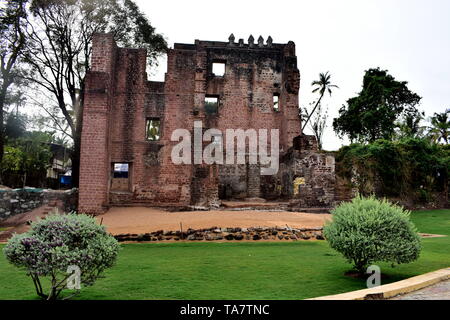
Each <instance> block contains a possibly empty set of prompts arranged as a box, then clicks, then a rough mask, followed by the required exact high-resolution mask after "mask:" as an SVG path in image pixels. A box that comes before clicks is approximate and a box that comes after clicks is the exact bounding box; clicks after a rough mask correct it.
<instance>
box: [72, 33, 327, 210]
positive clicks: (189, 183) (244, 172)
mask: <svg viewBox="0 0 450 320" xmlns="http://www.w3.org/2000/svg"><path fill="white" fill-rule="evenodd" d="M167 55H168V68H167V73H166V75H165V81H164V82H154V81H148V80H147V74H146V51H145V50H141V49H124V48H119V47H117V45H116V43H115V42H114V40H113V37H112V35H111V34H98V35H96V36H95V37H94V41H93V53H92V63H91V65H92V67H91V71H90V72H89V73H88V75H87V79H86V93H85V108H84V114H83V133H82V146H81V173H80V194H79V211H81V212H89V213H100V212H103V211H104V210H105V209H106V208H108V207H109V206H112V205H149V206H170V207H185V206H191V205H196V206H204V207H211V206H217V205H219V204H220V200H221V199H243V198H264V199H271V200H272V199H291V200H292V201H293V202H296V203H298V205H299V206H304V207H308V206H331V205H332V204H333V202H334V179H335V178H334V158H333V157H332V156H331V155H329V154H325V153H318V152H317V147H316V144H315V141H314V139H312V138H311V137H310V136H304V135H302V132H301V120H300V117H299V115H298V114H299V110H298V106H299V102H298V92H299V86H300V73H299V70H298V68H297V57H296V55H295V44H294V43H293V42H289V43H287V44H277V43H273V42H272V39H271V38H270V37H269V38H268V39H267V41H264V40H263V38H262V37H260V38H259V39H258V41H257V42H256V43H255V41H254V39H253V37H250V38H249V39H248V42H247V43H244V41H243V40H242V39H240V40H239V41H238V42H235V39H234V36H233V35H231V36H230V38H229V41H228V42H216V41H199V40H196V41H195V43H194V44H175V45H174V48H173V49H170V50H169V51H168V53H167ZM194 121H201V122H202V123H203V130H206V129H209V128H216V129H219V130H222V131H223V132H225V130H226V129H230V128H231V129H243V130H246V129H255V130H259V129H269V130H270V129H279V133H280V139H279V140H280V141H279V149H280V155H281V159H282V163H281V164H280V170H279V172H278V174H277V175H274V176H261V174H260V168H259V166H258V165H254V164H239V165H238V164H236V165H226V164H224V165H217V164H212V165H207V164H193V165H184V164H183V165H176V164H174V163H173V162H172V159H171V151H172V147H173V146H174V145H176V144H177V143H178V142H173V141H171V136H172V132H173V131H174V130H175V129H180V128H183V129H187V130H189V131H190V132H192V133H193V130H194ZM213 138H214V137H213Z"/></svg>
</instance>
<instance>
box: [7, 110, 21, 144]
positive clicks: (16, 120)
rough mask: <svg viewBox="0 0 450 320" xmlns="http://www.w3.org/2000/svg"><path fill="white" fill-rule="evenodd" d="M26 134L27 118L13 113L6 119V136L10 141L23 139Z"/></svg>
mask: <svg viewBox="0 0 450 320" xmlns="http://www.w3.org/2000/svg"><path fill="white" fill-rule="evenodd" d="M25 132H26V116H25V115H24V114H20V113H18V112H11V113H10V114H9V115H8V118H7V119H6V124H5V136H6V138H7V139H8V140H10V139H17V138H20V137H23V136H24V135H25Z"/></svg>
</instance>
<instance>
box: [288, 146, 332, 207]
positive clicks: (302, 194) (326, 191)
mask: <svg viewBox="0 0 450 320" xmlns="http://www.w3.org/2000/svg"><path fill="white" fill-rule="evenodd" d="M280 180H281V183H282V186H281V194H282V195H284V196H286V197H288V198H290V199H291V201H290V207H291V209H295V208H308V207H325V208H330V207H333V206H334V205H335V201H336V198H335V192H336V175H335V158H334V155H333V154H331V153H326V152H318V151H313V150H292V151H291V152H290V153H288V154H287V155H286V156H285V158H284V159H283V162H282V164H281V170H280Z"/></svg>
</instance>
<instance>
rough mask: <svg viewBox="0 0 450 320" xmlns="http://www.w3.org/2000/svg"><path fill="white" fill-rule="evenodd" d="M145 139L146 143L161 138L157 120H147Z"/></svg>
mask: <svg viewBox="0 0 450 320" xmlns="http://www.w3.org/2000/svg"><path fill="white" fill-rule="evenodd" d="M145 137H146V139H147V141H158V140H159V139H160V137H161V121H160V120H159V119H158V118H149V119H147V123H146V129H145Z"/></svg>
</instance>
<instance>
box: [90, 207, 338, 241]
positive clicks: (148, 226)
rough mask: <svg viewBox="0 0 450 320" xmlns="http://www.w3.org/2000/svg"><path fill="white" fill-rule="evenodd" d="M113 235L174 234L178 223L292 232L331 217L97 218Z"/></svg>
mask: <svg viewBox="0 0 450 320" xmlns="http://www.w3.org/2000/svg"><path fill="white" fill-rule="evenodd" d="M97 218H98V220H99V221H102V220H103V225H105V226H106V227H107V229H108V231H109V232H111V233H112V234H114V235H116V234H124V233H137V234H140V233H147V232H154V231H158V230H167V231H177V230H180V223H182V224H183V230H187V229H188V228H192V229H203V228H211V227H219V228H227V227H228V228H235V227H241V228H250V227H275V226H286V225H288V226H289V227H292V228H316V227H322V226H323V224H324V223H325V221H327V220H330V219H331V215H330V214H312V213H300V212H288V211H277V212H272V211H270V212H269V211H254V210H249V211H193V212H168V211H164V210H162V209H158V208H141V207H132V208H111V209H110V210H109V211H108V212H106V213H105V214H103V215H101V216H98V217H97Z"/></svg>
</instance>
